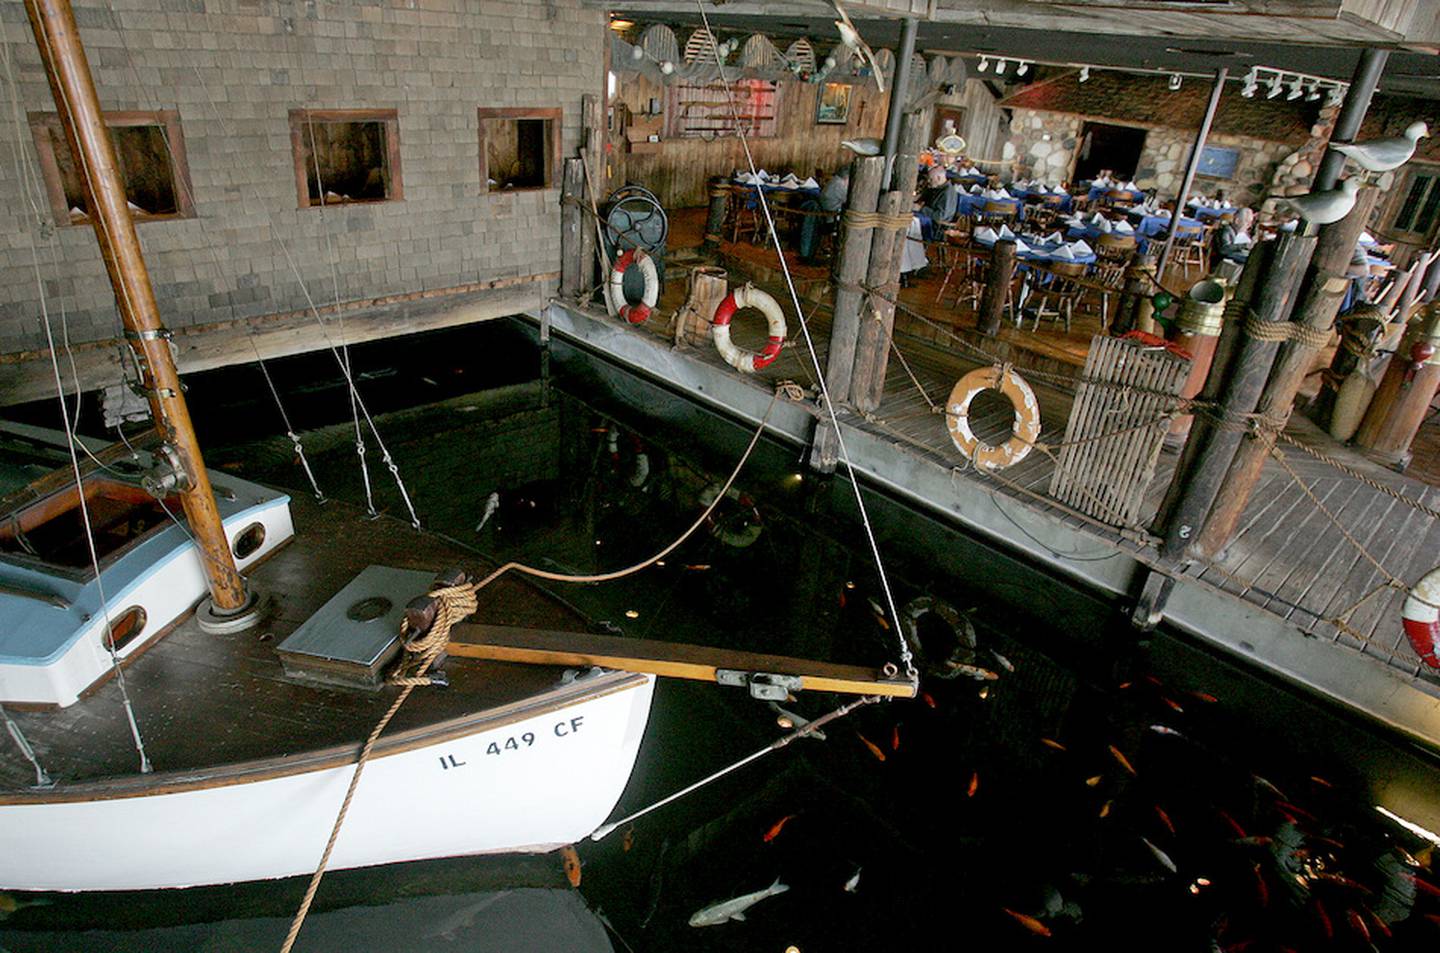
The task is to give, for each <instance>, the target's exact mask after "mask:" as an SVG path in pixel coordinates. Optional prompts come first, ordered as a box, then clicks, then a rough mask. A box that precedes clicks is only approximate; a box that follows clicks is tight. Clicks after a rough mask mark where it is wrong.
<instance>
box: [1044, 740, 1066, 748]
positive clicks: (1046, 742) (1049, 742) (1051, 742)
mask: <svg viewBox="0 0 1440 953" xmlns="http://www.w3.org/2000/svg"><path fill="white" fill-rule="evenodd" d="M1040 743H1041V744H1043V745H1045V746H1046V747H1047V748H1054V749H1055V750H1056V751H1064V750H1065V746H1064V745H1062V744H1061V743H1060V742H1058V741H1056V740H1055V739H1054V738H1041V739H1040Z"/></svg>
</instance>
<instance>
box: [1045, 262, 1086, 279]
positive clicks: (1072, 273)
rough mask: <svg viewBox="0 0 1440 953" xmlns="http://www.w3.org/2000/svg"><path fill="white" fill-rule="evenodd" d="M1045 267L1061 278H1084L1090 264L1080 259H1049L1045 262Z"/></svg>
mask: <svg viewBox="0 0 1440 953" xmlns="http://www.w3.org/2000/svg"><path fill="white" fill-rule="evenodd" d="M1045 267H1046V269H1047V270H1048V271H1049V272H1050V273H1051V274H1055V275H1059V276H1060V277H1061V278H1084V277H1085V272H1087V271H1089V270H1090V266H1089V265H1087V264H1085V263H1084V262H1082V261H1051V262H1046V264H1045Z"/></svg>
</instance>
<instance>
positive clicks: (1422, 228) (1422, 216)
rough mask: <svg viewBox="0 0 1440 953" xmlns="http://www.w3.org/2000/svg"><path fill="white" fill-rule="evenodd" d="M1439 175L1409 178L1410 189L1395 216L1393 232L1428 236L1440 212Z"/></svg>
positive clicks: (1414, 175)
mask: <svg viewBox="0 0 1440 953" xmlns="http://www.w3.org/2000/svg"><path fill="white" fill-rule="evenodd" d="M1437 183H1440V175H1419V174H1412V175H1411V176H1410V189H1409V191H1407V192H1406V193H1405V201H1404V203H1403V204H1401V206H1400V212H1399V213H1398V214H1397V215H1396V216H1395V231H1397V232H1411V233H1414V234H1417V235H1428V234H1430V229H1431V227H1432V226H1434V224H1435V216H1436V213H1437V211H1440V184H1437Z"/></svg>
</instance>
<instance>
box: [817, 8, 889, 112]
mask: <svg viewBox="0 0 1440 953" xmlns="http://www.w3.org/2000/svg"><path fill="white" fill-rule="evenodd" d="M830 4H831V6H833V7H834V8H835V12H836V13H838V14H840V19H838V20H836V21H835V29H837V30H839V31H840V42H841V43H844V44H845V46H846V47H848V48H849V49H850V50H851V52H854V53H858V54H859V55H861V56H863V57H865V59H867V60H869V61H870V69H871V71H872V72H874V74H875V85H876V86H878V87H880V92H882V93H883V92H885V74H884V72H883V71H882V70H881V69H880V64H879V63H877V62H875V54H874V53H872V52H870V47H869V45H867V44H866V42H865V41H864V40H863V39H861V38H860V31H859V30H857V29H855V24H853V23H851V22H850V14H848V13H846V12H845V8H844V7H842V6H840V3H839V0H830Z"/></svg>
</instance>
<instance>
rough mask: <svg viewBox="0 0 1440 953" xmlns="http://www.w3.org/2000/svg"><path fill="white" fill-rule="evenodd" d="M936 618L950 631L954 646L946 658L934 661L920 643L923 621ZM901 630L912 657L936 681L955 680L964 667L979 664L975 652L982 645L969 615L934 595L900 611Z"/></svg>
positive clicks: (910, 602)
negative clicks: (929, 616)
mask: <svg viewBox="0 0 1440 953" xmlns="http://www.w3.org/2000/svg"><path fill="white" fill-rule="evenodd" d="M926 615H933V616H934V617H935V618H937V619H939V620H940V621H941V622H944V623H945V625H946V626H948V627H949V629H950V638H951V639H952V640H953V645H952V646H951V648H950V652H949V653H948V654H947V655H946V656H945V657H944V658H943V659H942V658H932V657H930V655H929V654H928V653H927V652H926V650H925V646H924V645H922V644H921V641H920V620H921V619H922V618H924V617H925V616H926ZM900 631H901V632H902V633H903V634H904V635H905V642H906V643H907V644H908V645H909V646H910V654H912V655H914V656H915V661H916V663H917V664H919V665H920V666H921V667H923V668H924V669H925V671H926V673H927V674H930V675H933V676H935V677H936V678H955V677H957V676H958V675H960V674H961V671H962V670H961V668H960V666H962V665H973V664H974V663H975V649H976V648H977V647H978V645H979V642H978V641H977V640H976V638H975V626H974V625H973V624H972V623H971V622H970V619H969V618H968V617H967V616H964V615H961V614H960V613H959V612H957V611H956V610H955V607H954V606H952V605H951V604H950V603H948V602H946V601H944V600H943V599H937V598H935V597H934V596H919V597H917V598H915V599H911V600H910V601H909V602H907V603H905V607H904V608H903V609H901V610H900Z"/></svg>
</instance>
